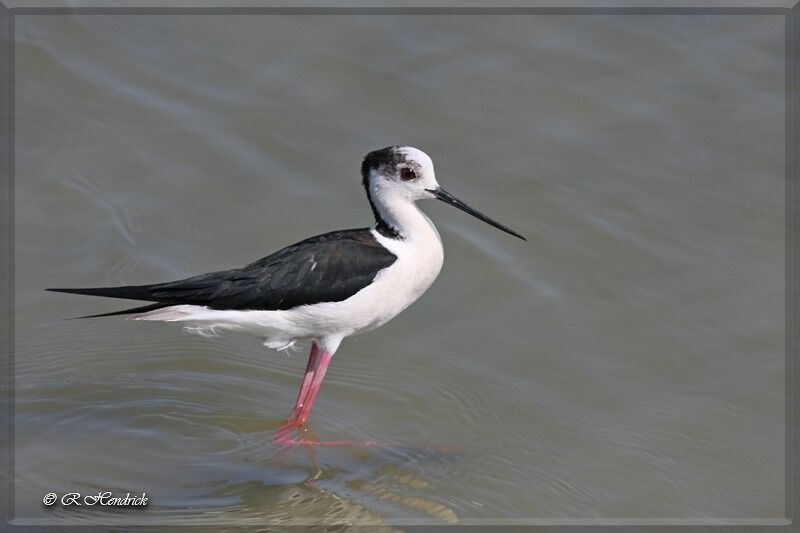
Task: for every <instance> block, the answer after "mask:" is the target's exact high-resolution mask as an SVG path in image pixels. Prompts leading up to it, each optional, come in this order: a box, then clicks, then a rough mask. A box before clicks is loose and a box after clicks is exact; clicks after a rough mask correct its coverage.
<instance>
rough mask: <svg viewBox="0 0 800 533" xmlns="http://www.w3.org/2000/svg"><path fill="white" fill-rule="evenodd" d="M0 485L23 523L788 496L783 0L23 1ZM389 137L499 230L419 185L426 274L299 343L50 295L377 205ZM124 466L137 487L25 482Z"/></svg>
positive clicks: (363, 221) (375, 518)
mask: <svg viewBox="0 0 800 533" xmlns="http://www.w3.org/2000/svg"><path fill="white" fill-rule="evenodd" d="M16 32H17V33H16V34H17V45H16V313H17V315H16V450H15V468H16V472H15V473H16V485H15V487H16V494H15V504H16V507H15V516H16V517H17V518H18V519H20V520H23V521H24V520H27V521H28V522H35V523H44V522H52V521H66V522H72V521H90V522H97V521H101V522H104V523H158V524H165V523H172V524H176V523H216V524H218V525H223V524H224V525H235V524H243V523H248V524H262V525H266V524H278V523H285V524H289V523H301V524H314V523H329V524H332V523H340V522H349V523H359V524H363V523H371V524H385V523H389V524H395V525H396V524H400V525H402V524H411V523H450V522H456V521H459V522H461V523H493V522H497V521H500V520H501V519H502V520H505V521H506V522H507V523H522V522H526V521H531V520H534V521H535V520H551V521H555V522H570V521H572V522H575V521H581V520H583V521H585V522H586V521H588V522H593V521H602V520H611V519H617V520H625V519H629V520H642V521H646V520H652V519H664V520H670V519H674V520H676V521H680V520H687V521H692V520H693V521H697V520H712V521H713V520H714V519H725V520H735V519H752V518H755V519H768V518H774V517H781V516H783V514H784V329H785V328H784V255H785V254H784V248H785V246H784V236H785V232H784V179H783V175H784V141H783V134H784V120H783V117H784V77H783V76H784V75H783V68H784V60H783V50H784V26H783V18H782V17H780V16H747V17H745V16H665V15H661V16H544V15H535V16H519V15H516V16H422V15H420V16H398V15H392V16H350V15H347V16H321V15H320V16H316V15H314V16H312V15H305V16H288V15H280V16H278V15H275V16H266V15H264V16H211V15H197V16H184V15H170V16H131V15H125V16H121V15H119V16H100V15H92V16H67V15H60V16H58V15H51V16H41V15H37V16H34V15H25V16H19V17H17V20H16ZM388 144H410V145H414V146H417V147H419V148H421V149H423V150H425V151H426V152H428V153H429V154H431V156H432V157H433V159H434V162H435V163H436V169H437V176H438V178H439V182H440V183H441V184H442V185H443V186H444V187H446V188H448V189H449V190H452V191H453V192H454V193H456V194H458V195H459V196H461V197H463V198H464V199H465V200H467V201H468V202H470V203H472V204H474V205H475V206H476V207H478V208H479V209H481V210H484V211H485V212H486V213H488V214H489V215H491V216H494V217H496V218H498V219H499V220H501V221H502V222H504V223H506V224H508V225H509V226H511V227H513V228H515V229H517V230H519V231H520V232H522V233H523V234H525V235H526V236H527V237H528V239H529V242H528V243H522V242H520V241H517V240H515V239H513V238H510V237H508V236H506V235H504V234H502V233H500V232H498V231H496V230H493V229H492V228H489V227H488V226H485V225H483V224H481V223H479V222H477V221H475V220H473V219H470V218H468V217H467V216H466V215H464V214H463V213H460V212H458V211H456V210H454V209H452V208H448V207H446V206H443V205H439V204H436V205H434V204H433V203H431V202H429V203H427V204H424V205H423V209H424V210H425V211H426V212H427V213H428V214H429V215H430V216H431V218H432V219H433V220H434V221H435V222H436V224H437V225H438V227H439V230H440V232H441V233H442V236H443V239H444V243H445V254H446V258H445V266H444V270H443V272H442V275H441V277H440V278H439V280H438V281H437V282H436V284H435V285H434V286H433V288H432V289H431V290H430V291H429V292H428V293H427V294H426V295H425V296H424V297H423V298H422V299H421V300H420V301H418V302H417V303H416V304H415V305H413V306H412V307H411V308H410V309H409V310H407V311H406V312H405V313H404V314H402V315H401V316H400V317H398V318H397V319H395V320H394V321H393V322H391V323H390V324H388V325H386V326H385V327H383V328H381V329H379V330H377V331H374V332H372V333H369V334H366V335H364V336H361V337H356V338H351V339H348V340H346V341H345V343H344V344H343V345H342V348H341V349H340V351H339V353H337V355H336V357H335V359H334V362H333V365H332V367H331V369H330V371H329V373H328V378H327V379H326V382H325V385H324V387H323V390H322V393H321V395H320V398H319V400H318V402H317V405H316V408H315V412H314V414H313V416H312V428H313V431H314V433H315V434H316V436H317V437H318V438H320V439H323V440H339V439H346V440H353V441H366V440H380V441H387V442H391V443H393V445H392V446H391V447H389V448H385V449H384V448H372V449H314V450H309V449H304V448H301V449H293V450H285V449H280V448H276V447H275V446H274V445H272V444H271V443H270V437H271V435H272V432H273V431H274V429H275V428H276V427H277V426H278V425H279V424H280V422H281V420H282V418H283V417H284V416H286V415H287V414H288V411H289V410H290V408H291V406H292V404H293V402H294V399H295V396H296V393H297V387H298V385H299V381H300V377H301V375H302V371H303V369H304V366H305V359H306V353H305V351H304V350H303V351H297V352H295V353H292V354H291V356H287V355H285V354H283V353H273V352H267V351H266V350H265V349H264V348H262V347H261V346H260V344H259V342H258V340H256V339H250V338H240V337H236V336H228V337H224V338H221V339H212V340H208V339H202V338H197V337H193V336H190V335H187V334H184V333H183V332H181V331H180V329H178V328H173V327H169V326H165V325H161V324H144V323H133V322H130V321H125V320H122V319H118V318H112V319H100V320H83V321H65V320H63V319H64V318H65V317H71V316H77V315H81V314H87V313H96V312H103V311H110V310H114V309H118V308H121V307H122V305H121V304H120V303H119V302H113V301H107V300H102V299H91V298H82V297H77V296H69V295H61V294H51V293H45V292H44V291H43V289H44V288H45V287H49V286H92V285H113V284H130V283H147V282H155V281H162V280H170V279H177V278H180V277H184V276H188V275H192V274H197V273H200V272H205V271H211V270H218V269H227V268H231V267H236V266H240V265H243V264H245V263H247V262H250V261H252V260H254V259H256V258H258V257H261V256H263V255H266V254H268V253H270V252H272V251H274V250H276V249H278V248H279V247H282V246H284V245H286V244H290V243H292V242H295V241H297V240H300V239H302V238H305V237H307V236H310V235H314V234H317V233H322V232H324V231H327V230H330V229H338V228H347V227H359V226H364V225H367V224H368V223H370V222H371V214H370V211H369V207H368V205H367V203H366V201H365V198H364V196H363V192H362V189H361V186H360V183H359V179H360V178H359V175H358V169H359V165H360V161H361V158H362V157H363V155H364V154H365V153H366V152H368V151H369V150H372V149H375V148H379V147H382V146H385V145H388ZM100 489H108V490H114V491H122V492H126V491H136V492H140V491H146V492H147V493H148V494H149V495H150V497H151V505H150V507H149V508H148V509H146V510H136V509H131V510H128V511H125V512H114V511H106V512H102V511H97V510H93V509H85V508H84V509H80V510H76V509H62V508H58V507H56V508H53V509H46V508H44V507H43V505H42V504H41V499H42V496H43V495H44V494H45V493H46V492H49V491H55V492H57V493H62V492H65V491H68V490H76V491H81V492H84V493H86V492H90V491H97V490H100Z"/></svg>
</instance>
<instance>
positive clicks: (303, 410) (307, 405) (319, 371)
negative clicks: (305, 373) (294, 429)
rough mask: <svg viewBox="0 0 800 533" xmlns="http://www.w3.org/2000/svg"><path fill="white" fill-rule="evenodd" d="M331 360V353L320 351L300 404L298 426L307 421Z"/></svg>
mask: <svg viewBox="0 0 800 533" xmlns="http://www.w3.org/2000/svg"><path fill="white" fill-rule="evenodd" d="M332 358H333V354H332V353H331V352H326V351H324V350H323V351H322V355H321V356H320V358H319V362H318V364H317V368H316V369H315V371H314V379H313V380H312V381H311V386H310V387H309V388H308V391H307V392H306V397H305V398H304V399H303V401H302V402H301V403H300V411H299V412H298V413H297V421H298V423H299V424H300V425H303V424H305V423H306V422H307V421H308V417H309V415H310V414H311V408H312V407H313V405H314V400H315V399H316V398H317V394H319V389H320V388H321V387H322V380H323V379H325V372H327V370H328V365H330V364H331V359H332Z"/></svg>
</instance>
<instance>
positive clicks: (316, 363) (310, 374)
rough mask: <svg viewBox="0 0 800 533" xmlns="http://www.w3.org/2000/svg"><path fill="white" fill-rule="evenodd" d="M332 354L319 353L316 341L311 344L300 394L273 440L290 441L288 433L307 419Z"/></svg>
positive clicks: (277, 441) (303, 423)
mask: <svg viewBox="0 0 800 533" xmlns="http://www.w3.org/2000/svg"><path fill="white" fill-rule="evenodd" d="M332 357H333V354H332V353H331V352H326V351H323V352H322V354H321V355H320V349H319V346H318V345H317V343H313V344H312V345H311V353H310V354H309V356H308V364H307V365H306V373H305V375H304V376H303V383H302V385H301V386H300V394H298V396H297V401H296V402H295V406H294V409H293V410H292V414H291V415H289V418H288V419H287V420H286V422H284V423H283V425H281V427H279V428H278V431H277V432H276V434H275V436H274V437H273V439H272V440H273V442H276V443H289V441H291V437H290V434H291V433H292V431H293V430H294V429H297V428H299V427H300V426H303V425H305V423H306V422H307V421H308V416H309V415H310V414H311V406H312V405H313V404H314V400H315V399H316V397H317V394H318V393H319V389H320V387H321V386H322V380H323V379H324V378H325V372H326V370H327V369H328V365H329V364H330V362H331V358H332Z"/></svg>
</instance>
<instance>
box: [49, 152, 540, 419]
mask: <svg viewBox="0 0 800 533" xmlns="http://www.w3.org/2000/svg"><path fill="white" fill-rule="evenodd" d="M361 174H362V177H363V183H364V188H365V189H366V192H367V198H368V200H369V203H370V206H371V207H372V212H373V214H374V215H375V226H374V227H372V228H361V229H350V230H342V231H334V232H331V233H325V234H324V235H318V236H316V237H311V238H310V239H306V240H304V241H301V242H298V243H297V244H293V245H291V246H288V247H286V248H284V249H282V250H279V251H277V252H275V253H274V254H272V255H270V256H267V257H265V258H263V259H259V260H258V261H256V262H254V263H251V264H249V265H247V266H245V267H244V268H237V269H233V270H226V271H223V272H212V273H209V274H202V275H199V276H194V277H191V278H187V279H183V280H179V281H172V282H168V283H156V284H153V285H132V286H124V287H101V288H86V289H48V290H51V291H58V292H67V293H74V294H86V295H91V296H106V297H111V298H126V299H130V300H143V301H148V302H155V303H152V304H150V305H146V306H143V307H136V308H134V309H126V310H123V311H116V312H113V313H105V314H101V315H91V317H99V316H111V315H122V314H130V315H132V316H131V317H130V318H131V319H133V320H148V321H164V322H178V323H181V324H183V325H184V326H185V327H187V329H188V330H189V331H192V332H194V333H199V334H201V335H216V334H217V333H219V332H222V331H239V332H243V333H248V334H251V335H256V336H258V337H260V338H262V339H263V340H264V345H265V346H268V347H270V348H275V349H282V348H286V347H289V346H291V345H293V344H294V343H296V342H298V341H305V340H309V341H311V353H310V355H309V357H308V364H307V366H306V371H305V375H304V377H303V381H302V384H301V386H300V393H299V394H298V396H297V401H296V403H295V406H294V410H293V411H292V414H291V415H290V417H289V419H288V420H287V422H286V424H284V426H282V428H283V430H284V431H286V430H288V429H291V428H299V427H301V426H303V425H305V423H306V422H307V420H308V417H309V414H310V413H311V407H312V406H313V404H314V400H315V399H316V397H317V394H318V393H319V390H320V386H321V385H322V380H323V379H324V377H325V372H326V370H327V369H328V365H329V364H330V362H331V358H332V357H333V354H334V353H336V350H337V348H338V347H339V344H340V343H341V342H342V339H344V338H345V337H349V336H351V335H355V334H357V333H363V332H365V331H369V330H372V329H375V328H377V327H378V326H381V325H383V324H385V323H386V322H388V321H389V320H391V319H392V318H394V317H395V316H397V315H398V314H399V313H400V312H401V311H403V310H404V309H405V308H406V307H408V306H409V305H411V303H412V302H414V301H415V300H416V299H417V298H419V297H420V296H421V295H422V293H424V292H425V291H426V290H427V289H428V287H430V286H431V284H432V283H433V281H434V280H435V279H436V276H437V275H438V274H439V271H440V270H441V268H442V260H443V250H442V241H441V239H440V238H439V233H438V232H437V231H436V227H435V226H434V225H433V223H432V222H431V221H430V219H429V218H428V217H427V216H425V214H424V213H423V212H422V211H420V210H419V208H417V206H416V203H415V202H416V201H417V200H424V199H430V198H435V199H438V200H441V201H443V202H446V203H448V204H450V205H453V206H455V207H458V208H459V209H461V210H463V211H466V212H467V213H469V214H471V215H473V216H474V217H477V218H478V219H480V220H483V221H484V222H487V223H489V224H491V225H492V226H494V227H496V228H498V229H501V230H503V231H505V232H506V233H509V234H511V235H514V236H515V237H518V238H520V239H523V240H525V238H524V237H523V236H522V235H520V234H519V233H516V232H515V231H513V230H511V229H509V228H507V227H506V226H503V225H502V224H500V223H498V222H495V221H494V220H492V219H491V218H489V217H487V216H486V215H484V214H482V213H479V212H478V211H476V210H475V209H473V208H471V207H469V206H468V205H466V204H465V203H463V202H461V201H460V200H458V199H456V198H455V197H454V196H453V195H451V194H450V193H448V192H447V191H445V190H444V189H442V188H441V187H439V184H438V183H437V182H436V176H435V174H434V171H433V162H432V161H431V159H430V157H428V155H427V154H425V153H424V152H422V151H421V150H418V149H416V148H412V147H409V146H390V147H387V148H383V149H381V150H376V151H374V152H370V153H369V154H367V156H366V157H365V158H364V162H363V164H362V165H361ZM86 318H90V317H86Z"/></svg>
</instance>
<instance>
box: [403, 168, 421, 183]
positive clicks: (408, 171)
mask: <svg viewBox="0 0 800 533" xmlns="http://www.w3.org/2000/svg"><path fill="white" fill-rule="evenodd" d="M400 177H401V178H403V181H411V180H415V179H417V173H416V172H414V169H413V168H408V167H403V168H402V169H401V170H400Z"/></svg>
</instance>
